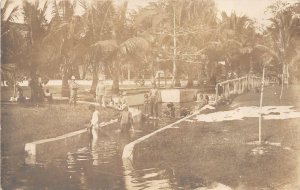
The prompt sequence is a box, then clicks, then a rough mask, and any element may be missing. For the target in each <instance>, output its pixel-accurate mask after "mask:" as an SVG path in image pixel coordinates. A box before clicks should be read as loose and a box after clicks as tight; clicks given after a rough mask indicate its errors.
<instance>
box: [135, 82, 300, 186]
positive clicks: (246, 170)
mask: <svg viewBox="0 0 300 190" xmlns="http://www.w3.org/2000/svg"><path fill="white" fill-rule="evenodd" d="M278 89H280V88H278ZM278 89H277V87H272V88H267V89H266V96H265V97H266V98H265V104H264V105H295V106H298V105H299V95H298V94H296V92H299V91H298V90H299V86H294V87H290V89H289V91H287V92H286V95H285V96H284V97H285V98H284V99H283V100H282V102H279V101H278V99H277V98H278V97H277V96H276V95H275V94H274V92H277V91H278ZM278 96H279V95H278ZM258 97H259V94H255V93H253V92H250V93H248V94H246V95H243V96H240V97H237V98H236V99H235V100H234V101H233V103H232V104H236V105H238V106H246V105H248V106H249V105H250V106H252V105H255V106H256V104H257V102H256V101H258V100H259V98H258ZM299 123H300V118H297V119H289V120H266V121H263V128H262V134H263V138H262V139H263V141H268V142H278V143H281V147H277V146H270V145H264V146H263V147H264V148H265V150H266V151H267V152H266V153H265V154H262V155H254V154H253V153H252V150H253V149H254V148H256V147H257V146H256V145H248V144H247V143H248V142H253V141H257V140H258V118H246V119H244V120H241V121H227V122H215V123H205V122H195V123H191V122H182V123H180V124H179V125H178V126H179V129H169V130H166V131H164V132H162V133H160V134H159V135H156V136H154V137H152V138H150V139H148V140H147V141H144V142H142V143H140V144H138V145H137V146H136V149H135V152H134V156H135V162H134V165H135V168H136V169H141V168H143V169H144V168H152V167H158V168H162V167H163V168H172V169H174V171H175V178H176V180H177V183H178V185H179V186H181V187H185V188H187V189H189V188H197V187H199V183H201V184H209V183H210V182H213V181H216V182H219V183H223V184H225V185H228V186H230V187H232V188H233V189H251V190H252V189H285V187H286V185H289V184H292V186H293V185H299V184H298V183H299V181H298V179H299V174H300V173H299V169H300V168H299V161H298V160H299V155H300V151H299V150H300V128H299ZM286 189H296V187H294V186H293V187H289V188H286Z"/></svg>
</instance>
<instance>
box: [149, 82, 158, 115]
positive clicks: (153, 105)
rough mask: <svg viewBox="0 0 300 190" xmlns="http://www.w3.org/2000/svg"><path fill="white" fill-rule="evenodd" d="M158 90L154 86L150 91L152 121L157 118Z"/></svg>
mask: <svg viewBox="0 0 300 190" xmlns="http://www.w3.org/2000/svg"><path fill="white" fill-rule="evenodd" d="M158 93H159V92H158V89H157V87H156V85H155V84H153V85H152V88H151V89H150V112H151V117H152V118H153V119H157V118H158Z"/></svg>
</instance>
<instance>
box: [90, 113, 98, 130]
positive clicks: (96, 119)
mask: <svg viewBox="0 0 300 190" xmlns="http://www.w3.org/2000/svg"><path fill="white" fill-rule="evenodd" d="M91 124H92V125H93V127H97V126H98V124H99V111H98V110H95V111H94V113H93V116H92V120H91Z"/></svg>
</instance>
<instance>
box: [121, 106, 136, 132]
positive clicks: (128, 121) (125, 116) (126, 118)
mask: <svg viewBox="0 0 300 190" xmlns="http://www.w3.org/2000/svg"><path fill="white" fill-rule="evenodd" d="M120 118H121V119H120V120H121V121H120V127H121V132H128V131H129V129H130V128H132V124H133V118H132V114H131V113H130V111H129V109H128V106H125V107H124V109H123V110H122V111H121V116H120Z"/></svg>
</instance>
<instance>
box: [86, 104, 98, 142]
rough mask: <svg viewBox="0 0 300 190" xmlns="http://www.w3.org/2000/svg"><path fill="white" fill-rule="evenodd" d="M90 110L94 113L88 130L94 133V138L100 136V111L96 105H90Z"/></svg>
mask: <svg viewBox="0 0 300 190" xmlns="http://www.w3.org/2000/svg"><path fill="white" fill-rule="evenodd" d="M89 110H90V111H91V112H92V113H93V115H92V119H91V123H90V126H89V128H88V131H89V133H90V134H91V135H92V138H93V139H96V138H98V134H97V129H98V128H99V126H100V117H99V111H98V110H97V109H96V106H95V105H90V106H89Z"/></svg>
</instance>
